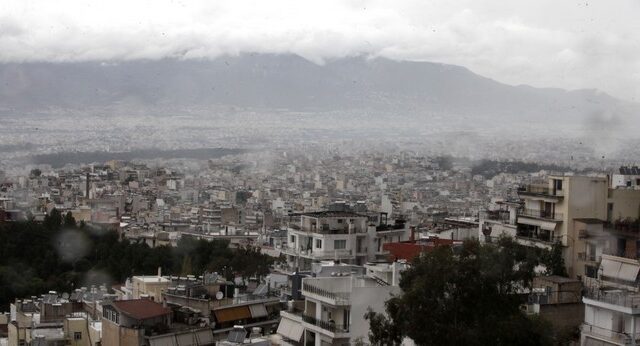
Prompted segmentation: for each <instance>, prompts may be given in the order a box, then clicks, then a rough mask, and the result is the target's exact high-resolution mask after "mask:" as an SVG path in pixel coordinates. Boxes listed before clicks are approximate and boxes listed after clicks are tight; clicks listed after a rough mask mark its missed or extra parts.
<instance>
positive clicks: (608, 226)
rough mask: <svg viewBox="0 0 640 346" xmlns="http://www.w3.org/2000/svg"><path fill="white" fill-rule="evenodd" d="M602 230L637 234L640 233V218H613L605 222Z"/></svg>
mask: <svg viewBox="0 0 640 346" xmlns="http://www.w3.org/2000/svg"><path fill="white" fill-rule="evenodd" d="M604 230H605V231H609V232H612V231H613V232H620V233H632V234H633V235H637V233H640V220H634V219H622V220H615V221H613V222H605V224H604Z"/></svg>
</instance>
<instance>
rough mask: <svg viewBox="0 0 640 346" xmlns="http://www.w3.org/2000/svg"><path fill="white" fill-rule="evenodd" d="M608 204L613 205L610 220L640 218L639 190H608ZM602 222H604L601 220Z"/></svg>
mask: <svg viewBox="0 0 640 346" xmlns="http://www.w3.org/2000/svg"><path fill="white" fill-rule="evenodd" d="M608 203H613V210H612V213H611V215H610V217H611V220H608V221H615V220H620V219H626V218H631V219H634V220H635V219H638V218H639V217H640V190H627V189H612V190H609V199H608ZM603 220H606V218H605V219H603Z"/></svg>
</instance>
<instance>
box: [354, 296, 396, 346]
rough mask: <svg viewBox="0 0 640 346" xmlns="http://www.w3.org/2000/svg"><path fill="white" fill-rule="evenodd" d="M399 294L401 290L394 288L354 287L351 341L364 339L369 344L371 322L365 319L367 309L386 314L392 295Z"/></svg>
mask: <svg viewBox="0 0 640 346" xmlns="http://www.w3.org/2000/svg"><path fill="white" fill-rule="evenodd" d="M392 293H394V294H399V293H400V288H399V287H393V286H383V287H354V288H353V291H352V292H351V329H350V332H351V333H350V334H351V340H352V341H353V340H355V339H357V338H359V337H362V340H363V341H364V342H366V343H368V342H369V321H367V320H365V319H364V314H366V313H367V309H368V308H369V307H371V309H372V310H373V311H375V312H384V311H385V310H384V303H385V301H387V300H388V299H389V298H390V297H391V294H392Z"/></svg>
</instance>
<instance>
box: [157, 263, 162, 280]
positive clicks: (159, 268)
mask: <svg viewBox="0 0 640 346" xmlns="http://www.w3.org/2000/svg"><path fill="white" fill-rule="evenodd" d="M161 278H162V267H158V282H160V279H161Z"/></svg>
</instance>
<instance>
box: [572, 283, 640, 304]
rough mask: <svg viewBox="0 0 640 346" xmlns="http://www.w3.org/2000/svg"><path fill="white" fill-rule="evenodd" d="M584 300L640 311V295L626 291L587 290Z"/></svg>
mask: <svg viewBox="0 0 640 346" xmlns="http://www.w3.org/2000/svg"><path fill="white" fill-rule="evenodd" d="M584 298H585V299H590V300H595V301H598V302H601V303H606V304H610V305H615V306H618V307H624V308H631V309H640V294H638V293H635V292H629V291H626V290H601V289H599V288H598V287H592V288H588V289H587V290H586V292H585V294H584Z"/></svg>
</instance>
